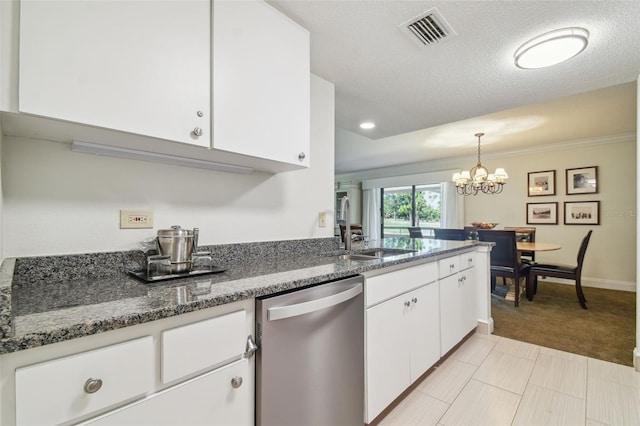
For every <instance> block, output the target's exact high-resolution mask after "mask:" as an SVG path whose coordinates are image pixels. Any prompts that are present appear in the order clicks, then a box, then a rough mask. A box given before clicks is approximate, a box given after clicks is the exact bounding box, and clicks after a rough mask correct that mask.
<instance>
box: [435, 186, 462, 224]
mask: <svg viewBox="0 0 640 426" xmlns="http://www.w3.org/2000/svg"><path fill="white" fill-rule="evenodd" d="M440 193H441V194H442V205H441V209H442V210H441V211H440V227H441V228H457V229H461V228H464V197H463V196H461V195H458V193H457V191H456V186H455V184H454V183H453V182H442V183H441V184H440Z"/></svg>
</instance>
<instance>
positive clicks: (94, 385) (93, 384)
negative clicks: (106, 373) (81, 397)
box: [84, 377, 102, 393]
mask: <svg viewBox="0 0 640 426" xmlns="http://www.w3.org/2000/svg"><path fill="white" fill-rule="evenodd" d="M101 387H102V379H94V378H93V377H91V378H89V379H87V381H86V382H84V391H85V392H86V393H96V392H98V391H99V390H100V388H101Z"/></svg>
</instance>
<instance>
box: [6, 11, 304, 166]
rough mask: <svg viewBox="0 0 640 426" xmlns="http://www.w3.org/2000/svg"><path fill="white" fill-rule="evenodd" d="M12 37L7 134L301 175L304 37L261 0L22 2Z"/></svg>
mask: <svg viewBox="0 0 640 426" xmlns="http://www.w3.org/2000/svg"><path fill="white" fill-rule="evenodd" d="M4 33H5V31H3V35H4ZM7 36H8V37H9V35H7ZM10 39H11V40H12V43H15V45H18V44H19V54H18V65H17V66H16V70H17V75H18V77H19V78H18V79H15V81H13V83H12V84H15V85H17V86H18V96H17V98H18V100H17V112H20V113H23V114H13V117H9V118H11V119H12V120H13V121H14V123H12V124H11V125H9V126H7V128H10V129H12V131H13V132H14V133H13V135H14V136H26V137H34V136H36V134H37V137H39V138H42V137H43V136H44V137H45V138H46V139H49V140H52V141H60V142H70V141H71V140H74V139H76V140H82V141H85V142H94V143H98V144H101V145H110V146H113V147H118V148H130V149H135V150H141V151H148V152H152V153H157V154H161V155H163V156H174V157H185V158H191V159H197V160H206V161H209V162H218V163H224V164H233V165H239V166H247V167H249V168H250V169H256V170H263V171H269V172H279V171H286V170H295V169H300V168H304V167H309V165H310V152H309V151H310V136H311V135H310V112H311V111H310V110H311V105H310V104H311V93H310V84H311V83H310V79H311V75H310V45H309V32H308V31H307V30H306V29H304V28H302V27H301V26H300V25H298V24H297V23H295V22H293V21H292V20H290V19H289V18H287V17H286V16H285V15H283V14H282V13H280V12H278V11H277V10H276V9H274V8H273V7H271V6H270V5H268V4H267V3H266V2H264V1H263V0H242V1H236V0H220V1H218V0H215V1H212V0H144V1H118V0H73V1H66V0H22V1H21V2H20V14H19V42H18V41H16V40H17V39H18V38H17V37H15V36H12V37H11V38H10ZM5 103H6V102H5ZM15 108H16V107H12V108H11V109H10V110H9V111H8V112H12V113H13V112H16V110H15ZM27 120H29V121H27ZM38 120H39V121H38ZM52 121H55V122H57V123H64V124H65V127H64V128H61V127H60V126H57V125H56V126H52V125H51V122H52ZM35 128H37V130H35V133H34V129H35ZM13 129H18V130H15V131H14V130H13ZM114 130H115V131H117V132H113V131H114ZM105 132H110V133H105ZM122 132H125V133H126V135H124V134H123V133H122ZM176 142H179V143H176Z"/></svg>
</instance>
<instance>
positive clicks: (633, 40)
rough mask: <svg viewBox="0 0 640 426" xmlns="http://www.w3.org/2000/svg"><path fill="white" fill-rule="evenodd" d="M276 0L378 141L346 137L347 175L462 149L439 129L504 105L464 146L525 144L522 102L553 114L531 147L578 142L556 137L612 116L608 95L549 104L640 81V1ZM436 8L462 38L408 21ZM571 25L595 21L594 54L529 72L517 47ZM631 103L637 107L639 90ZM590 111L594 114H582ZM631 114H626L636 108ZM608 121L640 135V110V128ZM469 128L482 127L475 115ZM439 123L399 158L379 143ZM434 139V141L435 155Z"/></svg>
mask: <svg viewBox="0 0 640 426" xmlns="http://www.w3.org/2000/svg"><path fill="white" fill-rule="evenodd" d="M269 3H271V4H272V5H274V6H275V7H276V8H278V9H279V10H281V11H283V12H284V13H285V14H287V15H288V16H289V17H290V18H292V19H293V20H294V21H296V22H298V23H300V24H301V25H302V26H304V27H305V28H307V29H308V30H309V31H310V32H311V69H312V71H313V72H314V73H315V74H317V75H319V76H321V77H323V78H325V79H327V80H329V81H331V82H333V83H335V85H336V126H337V127H338V128H341V129H344V130H347V131H350V132H354V133H357V134H360V135H362V136H366V137H367V138H370V139H374V140H375V141H374V142H376V143H373V144H370V145H369V146H368V151H367V152H362V150H361V149H355V148H358V147H341V146H339V145H340V144H341V141H337V145H338V146H337V147H336V153H337V155H338V152H341V153H343V154H347V153H349V157H348V158H345V159H342V160H344V161H342V162H341V159H339V158H338V159H337V161H336V172H345V171H353V170H358V169H364V168H371V167H372V166H374V165H375V166H376V167H383V166H385V165H391V164H402V163H407V162H417V161H426V160H429V159H433V158H443V157H450V156H452V155H456V154H455V153H454V151H451V149H453V148H455V146H451V144H450V143H449V142H446V141H445V140H444V139H437V138H434V137H433V135H442V134H445V133H447V131H446V128H447V126H452V125H453V124H450V123H454V124H456V125H457V126H458V127H457V130H458V131H459V130H461V127H460V123H455V122H459V121H460V120H466V119H471V118H478V117H480V116H485V115H487V114H492V115H493V114H494V113H498V112H500V113H499V114H496V115H495V116H493V117H492V120H501V121H502V123H495V122H494V123H493V124H494V126H493V128H491V127H483V128H478V127H473V126H470V127H469V128H465V129H464V134H463V136H464V138H463V140H460V139H458V142H457V143H464V144H471V151H473V149H474V146H473V145H474V138H473V134H474V133H476V132H479V131H482V132H485V133H486V134H487V136H486V137H485V138H483V145H484V144H485V139H486V141H487V144H489V143H491V141H490V140H491V139H492V138H493V139H494V140H493V142H495V143H496V147H495V148H496V149H497V148H498V147H500V149H509V148H515V147H517V146H516V145H518V144H520V145H522V143H523V142H521V140H520V139H519V138H516V139H515V140H516V142H514V135H517V134H518V133H517V132H514V131H513V130H514V126H513V123H515V121H514V120H515V118H514V116H512V114H519V118H518V120H520V119H521V118H522V117H521V116H522V114H525V113H528V112H529V111H528V110H527V109H524V110H522V109H520V108H521V107H524V106H531V108H534V109H533V110H532V111H533V112H535V115H536V116H538V119H539V120H541V121H539V122H537V124H536V123H533V122H530V123H524V124H523V123H520V124H522V125H523V126H524V128H526V127H528V126H529V127H531V128H530V129H528V130H529V131H532V130H534V129H536V130H537V133H526V134H527V135H528V136H527V137H528V139H529V140H531V143H535V144H540V143H541V141H542V140H544V141H558V142H559V141H563V140H567V137H568V136H570V135H568V134H558V135H556V134H555V133H554V132H556V131H557V132H560V131H562V130H563V128H564V131H565V133H567V132H566V124H567V121H564V120H563V119H562V118H563V117H564V115H565V114H568V116H567V117H566V120H577V121H578V122H580V121H582V120H585V119H589V118H590V117H591V118H594V117H595V116H593V115H589V114H594V113H598V114H599V113H602V110H603V108H602V107H601V106H598V105H597V104H598V103H599V101H597V100H596V98H595V97H594V96H586V95H585V96H583V97H581V96H576V97H572V98H571V99H573V101H577V102H579V103H584V102H588V101H589V102H595V104H594V105H591V106H587V105H578V106H579V109H580V111H579V112H576V111H572V109H573V108H574V104H571V105H569V104H568V103H567V102H569V101H566V102H564V103H563V102H559V103H553V102H552V103H551V104H550V108H556V109H555V110H553V111H554V113H553V115H552V114H551V113H550V112H548V111H547V112H545V108H544V104H545V103H546V102H549V101H556V100H559V99H560V98H564V97H571V96H572V95H577V94H584V93H585V92H590V91H594V90H596V89H602V88H608V87H611V86H616V85H620V84H621V83H626V82H631V81H635V80H636V79H637V78H638V75H639V74H640V48H638V46H640V31H638V23H639V22H640V1H611V0H608V1H526V0H520V1H446V2H432V1H383V0H375V1H373V0H332V1H325V0H292V1H290V0H272V1H269ZM433 7H436V8H437V10H438V12H440V14H441V15H442V16H444V18H445V19H446V20H447V22H448V23H449V25H450V26H451V27H452V28H453V30H454V31H455V33H456V35H455V36H452V37H448V38H447V39H445V40H444V41H442V42H439V43H436V44H432V45H429V46H421V45H419V44H418V43H416V42H415V40H412V39H411V38H410V37H409V36H408V35H407V33H406V32H405V31H404V30H403V29H402V25H401V24H403V23H405V22H407V21H408V20H410V19H412V18H414V17H416V16H418V15H420V14H421V13H423V12H425V11H427V10H429V9H431V8H433ZM569 26H580V27H584V28H586V29H587V30H588V31H589V32H590V38H589V46H588V47H587V49H586V50H585V51H584V52H583V53H582V54H580V55H578V56H576V57H574V58H572V59H570V60H568V61H566V62H564V63H562V64H559V65H556V66H554V67H550V68H546V69H539V70H522V69H519V68H517V67H515V66H514V64H513V52H514V51H515V50H516V49H517V48H518V47H519V46H520V45H521V44H522V43H524V42H525V41H527V40H528V39H530V38H532V37H534V36H536V35H539V34H542V33H544V32H547V31H551V30H554V29H558V28H563V27H569ZM620 87H622V88H623V89H619V88H618V89H613V92H614V93H612V94H610V95H608V96H609V98H610V99H611V102H613V101H614V100H615V101H616V102H618V101H619V102H627V103H626V104H620V106H616V105H613V104H611V103H609V104H608V106H609V107H610V108H614V110H618V111H620V110H619V108H620V107H623V106H625V105H626V106H629V99H630V96H628V95H629V94H628V93H627V96H625V94H624V93H622V94H621V93H620V92H621V90H622V91H624V88H626V90H627V91H631V90H633V91H635V85H627V86H620ZM604 93H605V92H602V94H604ZM631 105H632V107H633V108H634V110H633V112H634V113H635V94H633V98H632V99H631ZM605 112H609V113H610V112H611V111H610V110H606V111H605ZM578 113H581V114H583V115H581V116H579V117H577V116H576V114H578ZM540 115H542V116H543V117H542V119H540V117H539V116H540ZM623 115H624V116H625V117H624V118H625V119H626V118H627V116H629V115H630V114H623ZM365 120H372V121H375V123H376V128H375V129H372V130H361V129H360V128H359V127H358V126H359V123H360V122H362V121H365ZM606 120H607V126H606V128H607V130H609V131H612V132H614V133H613V134H619V133H624V132H628V131H632V132H633V131H635V116H631V120H632V124H631V123H629V122H628V121H625V122H622V121H623V120H622V119H621V118H616V117H615V116H612V117H611V118H607V119H606ZM610 121H612V122H611V123H610ZM481 123H482V122H480V123H477V124H481ZM468 124H470V125H471V124H473V120H472V121H471V123H468ZM586 124H587V126H585V127H586V128H589V129H591V128H594V127H595V129H593V130H594V132H595V133H589V132H587V131H586V130H584V129H578V130H577V131H575V132H573V137H571V138H570V140H576V139H579V138H592V137H598V136H602V135H601V133H602V131H600V130H598V128H597V127H598V126H594V125H593V123H586ZM443 125H445V126H443ZM553 126H560V128H558V129H554V128H553ZM630 126H632V127H631V130H629V129H630ZM436 127H438V129H433V128H436ZM430 128H431V132H427V133H425V134H426V135H431V136H430V138H427V139H430V140H427V139H425V138H424V135H423V137H422V139H421V141H420V143H418V142H417V141H416V142H415V143H414V144H412V145H408V146H406V147H404V149H403V150H402V152H398V151H397V150H396V151H394V152H393V153H390V152H388V151H390V150H389V149H388V148H389V147H388V146H387V145H385V144H380V143H377V142H379V141H382V140H384V139H382V138H388V139H387V140H389V139H390V138H389V137H390V136H395V135H399V134H404V133H407V132H414V131H418V130H422V129H430ZM545 129H546V130H545ZM521 130H522V129H521ZM492 131H493V132H494V134H493V135H491V132H492ZM498 132H500V133H498ZM545 132H546V133H545ZM418 133H420V132H418ZM521 133H522V134H524V133H525V132H524V131H522V132H521ZM596 133H597V134H596ZM609 134H612V133H609ZM509 137H511V139H509ZM519 141H520V142H519ZM509 143H511V144H512V145H513V146H510V145H509ZM425 146H428V147H429V148H433V149H429V151H430V154H429V155H427V156H426V157H425V156H424V155H425V154H424V151H425V149H424V148H425ZM447 147H448V149H449V151H447ZM351 148H354V149H351ZM359 148H361V147H359ZM396 148H397V147H396ZM458 148H459V146H458ZM431 151H433V152H431ZM458 154H464V153H461V152H458ZM467 154H468V153H467ZM380 156H385V157H386V158H379V157H380ZM365 157H366V158H365ZM371 161H373V163H371ZM365 166H366V167H365Z"/></svg>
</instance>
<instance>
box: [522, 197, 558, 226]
mask: <svg viewBox="0 0 640 426" xmlns="http://www.w3.org/2000/svg"><path fill="white" fill-rule="evenodd" d="M527 224H529V225H557V224H558V203H557V202H554V203H527Z"/></svg>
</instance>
